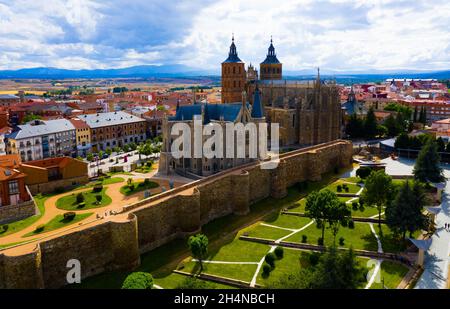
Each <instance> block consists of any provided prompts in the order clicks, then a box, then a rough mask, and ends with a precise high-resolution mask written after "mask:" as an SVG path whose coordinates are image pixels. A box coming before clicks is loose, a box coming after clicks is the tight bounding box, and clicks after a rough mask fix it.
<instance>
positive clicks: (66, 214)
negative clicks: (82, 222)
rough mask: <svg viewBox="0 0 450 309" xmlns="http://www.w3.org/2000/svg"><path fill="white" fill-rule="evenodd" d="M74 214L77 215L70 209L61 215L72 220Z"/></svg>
mask: <svg viewBox="0 0 450 309" xmlns="http://www.w3.org/2000/svg"><path fill="white" fill-rule="evenodd" d="M76 215H77V214H76V213H74V212H73V211H70V212H66V213H64V215H63V216H64V220H65V221H72V220H73V219H75V216H76Z"/></svg>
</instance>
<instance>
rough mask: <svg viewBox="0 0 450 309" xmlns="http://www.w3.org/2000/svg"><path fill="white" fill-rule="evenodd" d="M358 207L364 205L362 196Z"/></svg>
mask: <svg viewBox="0 0 450 309" xmlns="http://www.w3.org/2000/svg"><path fill="white" fill-rule="evenodd" d="M359 205H360V206H363V205H364V198H363V197H362V196H360V197H359Z"/></svg>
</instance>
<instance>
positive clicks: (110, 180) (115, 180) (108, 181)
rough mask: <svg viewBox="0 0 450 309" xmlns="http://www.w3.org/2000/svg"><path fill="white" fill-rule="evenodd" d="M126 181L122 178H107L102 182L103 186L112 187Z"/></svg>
mask: <svg viewBox="0 0 450 309" xmlns="http://www.w3.org/2000/svg"><path fill="white" fill-rule="evenodd" d="M124 181H125V179H123V178H122V177H111V178H105V179H103V181H102V184H103V185H112V184H114V183H119V182H124Z"/></svg>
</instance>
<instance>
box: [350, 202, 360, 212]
mask: <svg viewBox="0 0 450 309" xmlns="http://www.w3.org/2000/svg"><path fill="white" fill-rule="evenodd" d="M358 207H359V205H358V203H357V202H352V209H353V210H354V211H357V210H358Z"/></svg>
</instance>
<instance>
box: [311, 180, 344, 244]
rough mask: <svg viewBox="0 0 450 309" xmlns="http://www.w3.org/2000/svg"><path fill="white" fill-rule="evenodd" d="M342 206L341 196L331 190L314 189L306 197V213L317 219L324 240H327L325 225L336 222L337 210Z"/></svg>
mask: <svg viewBox="0 0 450 309" xmlns="http://www.w3.org/2000/svg"><path fill="white" fill-rule="evenodd" d="M339 207H341V206H340V201H339V198H338V197H337V195H336V194H334V193H333V192H331V191H330V190H327V189H326V190H322V191H318V192H317V191H314V192H312V193H310V194H309V195H308V197H307V198H306V207H305V215H306V216H307V217H309V218H312V219H315V220H316V222H317V227H319V228H321V229H322V240H323V241H325V225H326V223H327V222H328V223H330V222H334V220H335V217H336V216H337V215H336V213H335V212H337V211H336V209H337V208H339Z"/></svg>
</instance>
